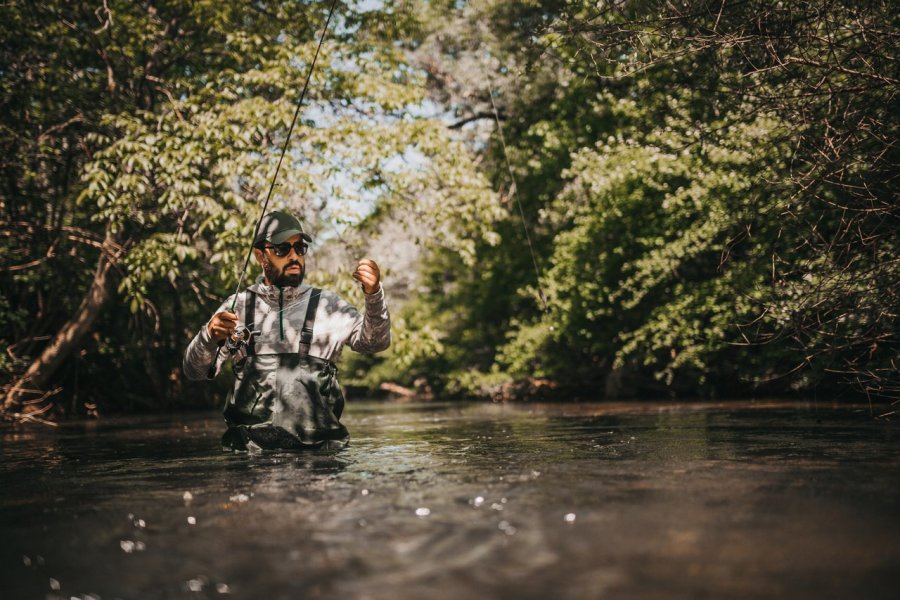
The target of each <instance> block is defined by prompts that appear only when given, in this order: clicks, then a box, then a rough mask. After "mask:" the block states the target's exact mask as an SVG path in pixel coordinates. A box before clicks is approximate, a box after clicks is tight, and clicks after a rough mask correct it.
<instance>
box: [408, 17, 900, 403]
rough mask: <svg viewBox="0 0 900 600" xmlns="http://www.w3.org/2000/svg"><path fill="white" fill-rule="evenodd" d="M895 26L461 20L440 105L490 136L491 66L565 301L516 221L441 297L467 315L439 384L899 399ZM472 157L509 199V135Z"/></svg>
mask: <svg viewBox="0 0 900 600" xmlns="http://www.w3.org/2000/svg"><path fill="white" fill-rule="evenodd" d="M893 12H894V11H892V8H891V7H890V5H889V3H886V2H866V3H851V2H839V1H830V0H819V1H806V2H798V3H788V4H784V3H781V4H773V3H769V2H755V1H751V2H739V3H728V2H682V3H677V4H673V3H670V2H665V3H664V2H628V1H623V2H609V3H594V2H568V3H558V4H557V3H550V4H545V3H510V2H505V1H500V0H497V1H485V2H479V3H472V5H471V6H470V7H468V8H466V9H464V10H462V11H459V12H458V13H457V18H456V19H455V20H449V19H445V20H444V22H443V23H442V24H441V26H440V27H438V28H436V30H435V31H434V32H433V33H432V35H431V36H430V37H429V38H428V40H427V41H426V44H424V47H425V48H426V49H428V51H427V52H425V53H424V54H425V56H426V60H425V64H426V68H427V69H428V71H429V73H430V75H431V77H432V83H433V85H434V86H435V88H436V90H437V92H436V97H437V98H440V99H443V100H444V101H446V102H448V104H449V105H450V106H451V107H452V108H453V109H454V110H455V111H456V113H457V114H458V116H459V122H458V124H460V125H461V126H462V127H463V128H464V129H468V130H469V131H474V132H478V131H483V130H479V129H478V127H477V124H478V123H481V122H483V121H482V119H483V118H484V117H488V116H492V113H491V111H490V110H488V109H486V107H485V94H484V93H483V92H481V93H478V92H476V91H473V90H476V89H478V88H477V86H474V85H469V86H468V87H467V86H466V84H468V83H470V82H474V81H476V80H477V76H475V75H474V73H477V72H478V71H479V70H480V71H481V72H482V73H487V75H486V76H482V80H484V79H486V80H487V81H488V84H486V85H484V86H482V87H481V88H480V89H482V90H483V89H485V88H486V87H488V86H491V87H493V93H494V96H495V97H496V99H497V104H498V108H499V114H500V116H501V118H502V119H503V123H504V128H505V129H506V138H507V147H508V150H509V152H508V154H509V159H510V161H511V163H512V168H513V171H514V172H515V175H516V179H517V180H518V183H519V189H518V190H517V195H518V199H519V200H520V201H521V202H522V205H523V208H524V210H525V214H526V225H525V226H526V227H531V231H532V233H533V234H534V235H535V237H536V246H537V247H538V249H539V256H541V257H543V260H544V261H545V264H546V265H547V268H546V269H545V271H544V274H543V276H542V278H541V279H542V284H543V287H544V288H545V289H546V290H547V291H548V295H549V296H550V300H551V301H550V305H551V309H550V311H549V312H548V313H546V314H541V312H540V310H539V304H538V303H536V302H535V301H534V298H535V291H536V287H537V286H536V283H537V282H536V281H535V279H534V276H533V274H532V273H530V272H529V269H528V268H527V265H526V262H527V261H526V258H527V254H525V246H524V244H523V243H522V242H523V240H522V239H521V237H522V234H521V227H522V225H521V223H519V222H518V220H517V216H516V215H515V213H514V212H512V211H510V213H509V215H508V218H507V219H504V220H503V221H502V222H500V223H498V225H497V230H498V232H500V233H501V236H502V240H503V242H502V243H501V244H500V245H498V246H497V247H496V248H491V247H489V246H484V247H480V248H479V252H477V256H478V259H477V265H476V269H475V271H474V273H475V274H474V275H473V274H470V273H467V272H458V271H451V273H452V282H451V283H452V285H451V286H449V287H448V285H447V281H446V278H447V277H446V275H445V276H444V281H441V282H437V281H436V282H435V285H434V287H433V288H432V298H433V300H432V301H431V302H432V305H433V306H434V307H435V308H436V309H437V311H438V313H439V314H447V315H455V318H449V319H447V322H448V323H449V325H448V327H449V329H448V331H447V334H446V335H445V336H444V337H443V338H442V339H443V343H444V352H445V357H449V364H447V365H444V368H446V369H447V370H449V371H451V372H452V371H454V370H455V372H456V373H459V374H460V377H461V378H463V379H466V378H467V380H468V381H469V385H470V388H469V389H473V387H472V386H474V388H477V387H479V385H480V384H479V383H478V381H479V377H480V381H482V382H486V383H493V384H496V383H497V382H500V381H508V380H509V378H510V376H511V375H515V376H516V377H519V378H522V377H526V376H535V375H538V376H548V377H552V378H555V379H557V380H561V381H579V382H583V383H586V384H589V385H599V384H601V383H602V382H604V381H606V382H607V383H609V384H610V385H609V386H608V388H607V389H608V391H615V390H616V389H619V390H621V389H622V388H621V385H620V383H616V382H617V381H619V382H621V378H622V377H623V376H626V379H628V378H629V377H628V376H630V379H631V381H632V383H633V386H632V387H636V389H639V390H643V391H656V392H660V391H664V390H667V391H670V392H678V393H688V394H691V393H697V392H698V391H699V392H704V393H714V392H718V393H723V392H724V393H734V392H735V391H740V390H739V389H737V388H736V387H735V385H734V382H735V381H737V380H738V379H737V378H736V377H735V371H737V372H738V373H737V374H739V375H740V381H742V382H743V383H744V384H745V386H746V384H750V385H752V386H754V387H751V389H757V388H756V387H755V386H765V387H766V389H769V390H779V389H799V390H805V389H810V388H812V387H814V386H816V385H818V384H819V383H821V382H824V381H845V382H849V383H852V384H853V385H854V387H855V388H856V389H857V390H858V391H866V392H870V393H877V394H882V395H884V396H888V397H892V396H893V395H894V394H895V393H896V389H897V381H896V374H897V369H896V364H895V357H896V352H897V334H896V332H897V329H898V328H897V322H896V319H897V309H898V305H897V289H898V287H900V286H897V281H898V264H897V260H896V256H897V233H896V232H897V231H898V227H897V203H896V184H895V173H896V172H897V168H896V167H897V152H896V144H895V143H894V138H895V137H896V136H895V135H891V134H889V133H887V132H893V131H895V130H896V116H895V115H896V110H894V108H893V107H894V105H895V104H896V102H895V101H894V98H895V94H896V87H897V86H896V84H897V81H898V77H897V67H896V65H897V61H896V44H895V43H893V40H895V38H896V35H897V34H896V31H897V27H896V25H897V16H896V15H895V14H893ZM473 65H474V67H473ZM479 141H480V142H481V144H482V145H483V147H484V148H485V150H484V151H483V155H484V156H485V161H484V162H483V163H482V164H483V165H484V167H485V169H486V171H487V172H488V173H489V174H490V175H491V178H492V180H493V181H494V182H495V185H497V186H498V187H501V186H503V185H509V181H508V178H507V177H506V174H505V171H506V169H505V165H504V157H503V152H502V149H501V147H500V144H499V143H498V142H499V139H498V138H497V137H496V136H495V137H492V138H489V139H487V140H486V139H485V138H481V139H480V140H479ZM446 263H447V261H446V260H445V258H443V257H435V258H434V265H435V266H436V268H437V270H438V272H441V267H442V266H445V265H446ZM510 289H517V290H519V292H518V293H515V292H510ZM448 291H449V292H450V294H449V295H448V293H447V292H448ZM485 315H489V318H488V321H489V322H490V323H491V326H488V327H484V328H480V329H476V328H474V327H473V326H474V324H475V323H476V322H477V321H478V319H479V318H484V317H485ZM457 324H461V325H457ZM551 328H552V329H551ZM790 362H792V363H793V364H790V366H788V367H787V368H785V366H786V365H788V364H789V363H790ZM623 370H624V372H623ZM473 371H474V372H476V373H481V376H479V377H475V378H474V379H473V378H472V377H470V376H467V375H466V374H471V373H472V372H473ZM473 382H474V383H473ZM489 387H490V386H489ZM489 387H488V388H482V389H489Z"/></svg>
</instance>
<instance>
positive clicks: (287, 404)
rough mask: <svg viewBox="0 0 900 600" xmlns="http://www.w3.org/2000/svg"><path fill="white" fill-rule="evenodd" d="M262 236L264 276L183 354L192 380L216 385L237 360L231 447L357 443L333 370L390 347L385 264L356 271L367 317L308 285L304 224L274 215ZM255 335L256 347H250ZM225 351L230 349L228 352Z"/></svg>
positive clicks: (259, 254) (258, 249) (256, 246)
mask: <svg viewBox="0 0 900 600" xmlns="http://www.w3.org/2000/svg"><path fill="white" fill-rule="evenodd" d="M257 231H258V233H257V235H256V238H255V239H254V240H253V254H254V256H255V257H256V260H257V262H259V264H260V265H262V268H263V275H262V276H261V277H259V278H258V279H257V280H256V283H254V284H253V285H251V286H250V287H249V288H247V289H246V290H245V291H243V292H240V293H238V294H237V297H235V296H231V297H229V298H228V299H227V300H226V301H225V302H224V303H223V304H222V306H220V307H219V309H218V310H216V313H215V314H214V315H213V317H212V319H210V320H209V322H208V323H207V324H206V325H205V326H204V327H202V328H201V329H200V332H199V333H198V334H197V335H196V337H194V339H193V340H192V341H191V343H190V345H189V346H188V348H187V351H186V352H185V355H184V372H185V374H186V375H187V377H188V379H192V380H200V379H205V378H210V379H211V378H213V377H215V375H216V374H217V373H218V372H219V370H220V369H221V367H222V364H223V363H224V362H225V361H226V360H227V359H228V358H231V359H232V360H233V367H234V372H235V376H236V379H235V382H234V387H233V389H232V390H231V391H230V392H229V394H228V398H227V401H226V404H225V422H226V423H227V424H228V430H227V431H226V432H225V435H224V436H223V438H222V444H223V445H224V446H226V447H229V448H233V449H236V450H247V449H257V448H268V449H275V448H277V449H301V448H310V447H312V448H315V447H322V446H332V447H333V446H338V447H340V446H343V445H346V444H347V442H348V440H349V437H350V436H349V434H348V432H347V428H346V427H344V425H343V424H341V422H340V418H341V413H342V412H343V409H344V396H343V393H342V392H341V388H340V385H339V384H338V381H337V377H336V373H337V367H336V366H335V362H336V361H337V359H338V358H339V357H340V355H341V351H342V350H343V347H344V346H345V345H347V346H350V348H351V349H353V350H355V351H356V352H365V353H374V352H379V351H381V350H384V349H385V348H387V347H388V346H389V345H390V343H391V321H390V316H389V315H388V311H387V307H386V306H385V302H384V290H383V289H382V287H381V273H380V271H379V269H378V265H377V264H376V263H375V261H373V260H370V259H363V260H360V261H359V263H358V264H357V266H356V270H355V271H354V272H353V278H354V279H356V280H357V281H359V282H360V284H361V285H362V288H363V291H364V292H365V294H366V300H365V310H364V311H363V313H362V314H360V313H359V312H358V311H357V310H356V308H354V307H353V306H351V305H350V304H348V303H347V302H345V301H344V300H343V299H341V298H340V297H339V296H338V295H337V294H334V293H332V292H329V291H326V290H320V289H317V288H312V287H310V286H308V285H305V284H304V283H303V278H304V275H305V274H306V251H307V248H308V244H309V243H310V242H312V238H311V237H310V236H309V234H307V233H305V232H304V231H303V227H302V226H301V224H300V221H299V220H298V219H297V218H296V217H293V216H291V215H289V214H287V213H284V212H279V211H274V212H270V213H268V214H266V215H265V216H264V217H263V218H262V220H261V221H260V224H259V227H258V230H257ZM232 306H233V307H234V308H233V310H232V309H231V307H232ZM245 327H246V329H245ZM248 330H250V331H252V335H250V336H249V341H247V340H246V338H244V339H243V340H242V338H241V335H242V334H243V335H244V336H246V335H247V332H248ZM223 344H225V347H226V348H227V350H226V351H224V352H220V351H219V349H220V347H221V346H222V345H223ZM213 365H214V368H211V367H212V366H213Z"/></svg>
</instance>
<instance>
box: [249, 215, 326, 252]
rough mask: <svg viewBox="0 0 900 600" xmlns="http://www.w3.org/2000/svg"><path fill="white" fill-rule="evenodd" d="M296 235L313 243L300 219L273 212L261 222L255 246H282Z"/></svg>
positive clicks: (254, 241)
mask: <svg viewBox="0 0 900 600" xmlns="http://www.w3.org/2000/svg"><path fill="white" fill-rule="evenodd" d="M295 235H299V236H300V237H302V238H303V239H304V240H306V241H307V242H311V241H312V238H311V237H310V236H309V234H308V233H304V232H303V225H301V224H300V219H298V218H297V217H295V216H292V215H289V214H287V213H285V212H281V211H279V210H273V211H272V212H270V213H267V214H266V215H265V216H264V217H263V218H262V220H261V221H260V222H259V232H258V233H257V234H256V238H255V239H254V240H253V245H254V246H257V245H259V244H261V243H263V242H272V243H273V244H280V243H282V242H284V241H287V240H288V238H291V237H293V236H295Z"/></svg>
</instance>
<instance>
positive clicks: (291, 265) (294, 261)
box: [284, 260, 303, 269]
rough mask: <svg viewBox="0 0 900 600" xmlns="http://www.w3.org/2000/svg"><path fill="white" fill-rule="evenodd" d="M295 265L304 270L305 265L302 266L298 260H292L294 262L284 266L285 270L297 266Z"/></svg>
mask: <svg viewBox="0 0 900 600" xmlns="http://www.w3.org/2000/svg"><path fill="white" fill-rule="evenodd" d="M295 265H296V266H298V267H300V268H301V269H302V268H303V265H301V264H300V261H297V260H292V261H291V262H289V263H288V264H286V265H284V268H285V269H287V268H288V267H293V266H295Z"/></svg>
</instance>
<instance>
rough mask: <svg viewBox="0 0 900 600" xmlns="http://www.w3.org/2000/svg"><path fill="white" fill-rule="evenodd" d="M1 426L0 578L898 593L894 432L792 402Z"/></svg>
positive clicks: (257, 588)
mask: <svg viewBox="0 0 900 600" xmlns="http://www.w3.org/2000/svg"><path fill="white" fill-rule="evenodd" d="M345 421H346V423H347V425H348V428H349V429H350V431H351V435H352V436H353V441H352V443H351V445H350V447H348V448H347V449H345V450H343V451H340V452H309V453H302V454H288V453H266V454H256V455H254V454H235V453H229V452H223V451H222V450H221V448H220V445H219V437H220V435H221V433H222V430H223V426H222V424H221V419H220V418H219V417H218V416H207V415H199V416H184V417H177V418H143V419H121V420H117V419H111V420H106V421H102V422H100V423H86V424H85V423H82V424H69V425H64V426H62V427H60V428H59V429H58V430H48V429H32V428H27V429H6V430H0V452H2V464H0V489H2V490H3V492H2V495H0V532H2V533H0V535H2V537H0V542H2V544H0V546H2V547H0V581H2V582H3V583H2V586H3V588H2V591H3V594H2V597H3V598H7V597H9V598H54V597H58V598H71V597H73V596H75V597H90V596H89V594H93V595H94V596H96V597H100V598H182V597H183V598H203V597H222V596H226V595H228V596H231V597H241V598H261V597H268V598H276V599H277V598H300V597H303V598H325V597H333V596H334V595H336V594H339V595H341V596H343V597H348V598H373V599H378V598H421V597H423V596H427V597H429V598H430V599H432V600H434V599H440V598H448V599H450V598H460V597H474V598H545V597H551V596H552V597H563V598H583V597H601V596H603V597H623V598H631V597H640V598H657V597H658V598H671V597H685V598H701V597H729V598H763V597H765V598H769V597H784V598H849V597H865V598H887V597H891V598H893V596H894V592H895V590H896V588H897V585H898V584H900V575H898V574H900V484H898V483H900V480H898V478H897V475H896V474H897V469H898V467H900V449H898V445H897V442H898V431H897V428H896V426H895V425H893V424H891V423H882V422H873V421H871V420H869V419H868V418H867V417H866V416H865V415H864V414H861V413H859V412H855V411H854V410H852V409H848V408H831V407H829V408H821V407H815V406H810V405H806V404H784V403H769V404H761V403H756V404H753V403H731V404H665V403H663V404H650V403H633V404H577V405H566V404H554V405H534V404H526V405H489V404H463V405H461V404H445V403H430V404H387V405H386V404H375V403H361V404H356V405H351V406H350V407H349V408H348V415H347V417H346V419H345Z"/></svg>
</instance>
